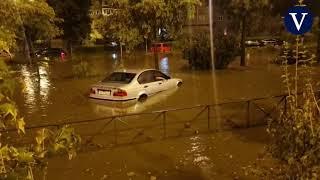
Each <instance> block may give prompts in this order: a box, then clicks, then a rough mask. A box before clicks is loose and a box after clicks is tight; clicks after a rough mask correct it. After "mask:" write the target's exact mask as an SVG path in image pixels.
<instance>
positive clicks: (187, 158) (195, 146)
mask: <svg viewBox="0 0 320 180" xmlns="http://www.w3.org/2000/svg"><path fill="white" fill-rule="evenodd" d="M204 142H206V141H205V140H204V139H203V138H202V137H200V136H194V137H191V138H190V146H189V148H188V149H187V152H186V154H185V155H184V157H183V160H182V161H183V162H184V164H190V163H191V164H193V165H194V166H197V167H199V168H200V169H201V171H202V174H204V175H207V174H210V172H211V170H212V168H213V166H214V164H213V162H212V160H211V159H210V157H209V156H208V149H207V146H206V145H205V144H204ZM208 179H210V178H208Z"/></svg>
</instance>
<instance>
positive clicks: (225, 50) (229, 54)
mask: <svg viewBox="0 0 320 180" xmlns="http://www.w3.org/2000/svg"><path fill="white" fill-rule="evenodd" d="M216 37H217V38H215V40H214V45H215V49H216V50H215V52H214V68H215V69H225V68H227V67H228V65H229V64H230V63H231V62H232V61H233V60H234V59H235V57H236V56H237V55H238V48H237V47H236V44H237V41H236V38H235V37H234V36H232V35H228V36H225V35H222V34H218V35H217V36H216ZM185 44H186V46H185V47H183V55H184V58H185V59H187V60H188V61H189V65H190V66H191V67H192V68H194V69H211V68H213V67H212V65H213V64H212V59H211V45H210V38H209V36H208V34H207V33H205V32H200V33H198V34H197V35H194V36H192V37H191V38H190V39H186V43H185Z"/></svg>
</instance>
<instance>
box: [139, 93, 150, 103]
mask: <svg viewBox="0 0 320 180" xmlns="http://www.w3.org/2000/svg"><path fill="white" fill-rule="evenodd" d="M147 99H148V96H147V95H146V94H142V95H141V96H140V97H139V98H138V101H139V102H145V101H146V100H147Z"/></svg>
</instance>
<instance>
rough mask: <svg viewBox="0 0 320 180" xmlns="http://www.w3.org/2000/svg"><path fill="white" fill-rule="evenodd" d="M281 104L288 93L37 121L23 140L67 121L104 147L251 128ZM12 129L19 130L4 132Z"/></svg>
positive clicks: (86, 139)
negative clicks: (99, 116) (144, 110)
mask: <svg viewBox="0 0 320 180" xmlns="http://www.w3.org/2000/svg"><path fill="white" fill-rule="evenodd" d="M270 105H271V106H270ZM281 105H283V108H284V109H286V105H287V95H280V96H272V97H264V98H254V99H249V100H240V101H231V102H224V103H217V104H210V105H208V104H207V105H197V106H192V107H185V108H176V109H167V110H160V111H153V112H145V113H133V114H120V115H116V116H107V117H101V118H97V119H87V120H79V121H71V122H60V123H51V124H45V125H35V126H28V127H26V128H25V129H26V131H28V132H27V133H26V135H27V136H29V137H24V138H25V139H26V140H25V141H24V140H20V142H30V140H33V139H32V137H34V133H35V132H36V130H38V129H42V128H49V129H50V128H54V129H58V128H60V127H63V126H65V125H72V127H74V128H75V130H76V133H78V134H80V136H81V137H82V138H83V140H84V142H85V144H86V145H88V146H91V147H100V148H101V147H110V146H112V147H113V146H119V145H126V144H132V143H141V142H146V141H154V140H162V139H167V138H175V137H181V136H188V135H194V134H198V133H211V132H216V131H219V130H225V129H232V128H249V127H252V126H256V125H265V124H266V122H267V119H268V118H274V117H275V116H278V114H279V111H277V110H278V109H279V106H281ZM10 131H16V130H15V129H9V130H6V131H4V132H7V133H8V132H10ZM12 134H14V133H12Z"/></svg>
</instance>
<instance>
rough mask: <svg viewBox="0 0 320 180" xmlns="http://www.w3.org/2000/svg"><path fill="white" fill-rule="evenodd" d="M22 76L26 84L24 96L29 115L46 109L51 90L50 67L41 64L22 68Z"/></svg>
mask: <svg viewBox="0 0 320 180" xmlns="http://www.w3.org/2000/svg"><path fill="white" fill-rule="evenodd" d="M21 76H22V79H23V82H24V88H23V94H24V98H25V104H26V106H27V108H28V110H27V112H28V113H34V112H35V111H36V110H39V108H40V109H45V108H46V107H47V104H48V97H49V93H50V88H51V82H50V79H49V65H48V64H47V63H41V64H39V65H38V66H25V65H24V66H22V67H21Z"/></svg>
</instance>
